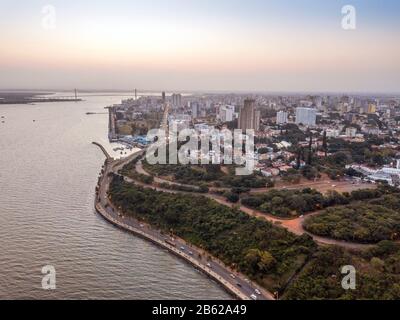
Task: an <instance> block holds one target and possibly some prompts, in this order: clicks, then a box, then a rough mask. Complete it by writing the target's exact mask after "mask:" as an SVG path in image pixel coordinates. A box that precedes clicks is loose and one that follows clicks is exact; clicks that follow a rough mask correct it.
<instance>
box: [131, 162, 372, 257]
mask: <svg viewBox="0 0 400 320" xmlns="http://www.w3.org/2000/svg"><path fill="white" fill-rule="evenodd" d="M135 170H136V171H137V172H138V173H140V174H144V175H147V176H150V174H149V173H148V172H147V171H146V170H145V169H144V168H143V164H142V161H138V162H137V164H136V166H135ZM132 182H133V181H132ZM154 182H155V183H166V184H170V185H179V186H188V185H184V184H180V183H177V182H172V181H168V180H165V179H162V178H159V177H154ZM136 183H137V182H136ZM143 186H144V187H146V185H143ZM189 187H193V186H190V185H189ZM369 187H371V186H370V185H369ZM155 189H156V190H158V191H163V192H169V193H183V194H185V193H186V192H183V191H178V190H169V189H168V190H167V189H162V188H158V187H157V188H155ZM287 189H289V188H287ZM269 190H271V189H268V191H269ZM190 194H192V195H195V194H196V193H190ZM200 195H201V196H204V197H207V198H209V199H212V200H214V201H216V202H218V203H219V204H222V205H224V206H227V207H230V208H233V207H238V209H239V210H241V211H243V212H244V213H247V214H248V215H250V216H253V217H257V218H261V219H265V220H267V221H269V222H271V223H273V224H275V225H279V226H282V227H284V228H285V229H287V230H288V231H290V232H292V233H294V234H296V235H298V236H301V235H303V234H308V235H309V236H311V237H312V238H313V239H314V241H315V242H317V243H318V244H320V245H337V246H340V247H344V248H347V249H354V250H365V249H370V248H371V247H373V246H374V245H373V244H363V243H355V242H348V241H341V240H336V239H331V238H326V237H321V236H317V235H313V234H311V233H309V232H307V231H306V230H305V229H304V227H303V223H304V219H307V217H310V216H313V215H317V214H319V213H320V211H317V212H313V213H309V214H306V215H304V216H302V217H297V218H294V219H283V218H279V217H276V216H273V215H271V214H268V213H265V212H262V211H259V210H255V209H251V208H249V207H246V206H243V205H238V204H232V203H231V202H229V201H227V200H226V199H225V197H223V196H220V195H216V194H213V193H204V194H203V193H202V194H200Z"/></svg>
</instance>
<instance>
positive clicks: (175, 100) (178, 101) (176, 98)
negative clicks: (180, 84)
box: [172, 93, 182, 108]
mask: <svg viewBox="0 0 400 320" xmlns="http://www.w3.org/2000/svg"><path fill="white" fill-rule="evenodd" d="M172 106H173V107H174V108H180V107H182V95H181V94H179V93H178V94H176V93H174V94H173V95H172Z"/></svg>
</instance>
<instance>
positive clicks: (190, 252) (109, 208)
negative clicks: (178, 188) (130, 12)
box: [94, 143, 274, 300]
mask: <svg viewBox="0 0 400 320" xmlns="http://www.w3.org/2000/svg"><path fill="white" fill-rule="evenodd" d="M94 144H95V145H97V146H99V147H100V148H101V150H102V151H103V153H104V154H105V155H106V157H107V161H106V163H105V167H104V170H103V174H102V176H101V177H100V179H99V185H98V191H97V195H96V200H95V208H96V211H97V212H98V213H99V214H100V215H101V216H102V217H103V218H104V219H106V220H107V221H109V222H110V223H112V224H114V225H115V226H117V227H119V228H122V229H124V230H126V231H129V232H132V233H133V234H135V235H137V236H140V237H142V238H144V239H146V240H148V241H150V242H152V243H154V244H156V245H158V246H160V247H162V248H164V249H166V250H168V251H169V252H171V253H172V254H174V255H176V256H178V257H180V258H182V259H184V260H185V261H186V262H188V263H190V264H191V265H192V266H194V267H195V268H196V269H198V270H199V271H201V272H203V273H204V274H206V275H207V276H209V277H210V278H211V279H213V280H215V281H216V282H217V283H219V284H220V285H221V286H223V288H225V290H227V291H228V292H229V293H231V294H232V295H233V296H234V297H236V298H238V299H240V300H250V299H251V296H253V297H254V296H256V297H257V300H274V297H273V295H272V294H271V293H269V292H268V291H266V290H264V289H262V288H260V287H258V286H256V285H255V284H254V283H252V282H251V281H250V280H248V279H247V278H246V277H245V276H244V275H242V274H240V273H237V272H235V271H234V270H231V269H230V268H229V267H227V266H225V265H224V264H223V263H222V262H221V261H219V260H218V259H216V258H214V257H211V256H210V254H208V253H207V252H205V251H204V250H202V249H200V248H197V247H195V246H193V245H191V244H190V243H187V242H186V241H184V240H183V239H180V238H177V237H174V238H173V239H172V238H171V237H170V236H168V235H164V234H163V233H161V232H160V231H159V230H157V229H154V228H152V227H151V226H149V225H146V224H144V223H141V222H140V221H138V220H136V219H134V218H132V217H125V216H124V215H123V213H122V212H120V211H119V210H118V209H117V208H115V207H114V206H113V204H112V203H111V202H110V201H109V198H108V194H107V193H108V188H109V185H110V182H111V179H112V177H111V175H110V173H116V174H117V173H118V171H119V170H120V169H122V167H123V166H124V165H125V164H127V163H129V162H130V161H131V160H133V159H134V158H135V157H138V156H141V155H142V154H143V152H144V151H143V150H142V151H140V152H138V153H135V154H132V155H131V156H129V157H127V158H125V159H120V160H112V159H111V158H109V156H107V155H108V153H107V152H106V150H105V149H104V147H102V146H101V144H98V143H94ZM166 241H168V242H166ZM256 289H257V290H259V292H260V293H261V294H256V291H255V290H256Z"/></svg>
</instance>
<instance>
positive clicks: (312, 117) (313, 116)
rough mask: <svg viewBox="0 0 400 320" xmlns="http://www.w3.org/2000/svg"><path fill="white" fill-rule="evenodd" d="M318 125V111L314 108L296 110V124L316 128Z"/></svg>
mask: <svg viewBox="0 0 400 320" xmlns="http://www.w3.org/2000/svg"><path fill="white" fill-rule="evenodd" d="M316 123H317V110H316V109H314V108H303V107H300V108H297V109H296V124H303V125H305V126H315V125H316Z"/></svg>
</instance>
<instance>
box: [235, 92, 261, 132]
mask: <svg viewBox="0 0 400 320" xmlns="http://www.w3.org/2000/svg"><path fill="white" fill-rule="evenodd" d="M254 104H255V100H250V99H246V100H245V101H244V106H243V107H241V108H240V113H239V121H238V127H239V129H242V130H247V129H253V130H255V131H258V130H260V111H256V108H255V105H254Z"/></svg>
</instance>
